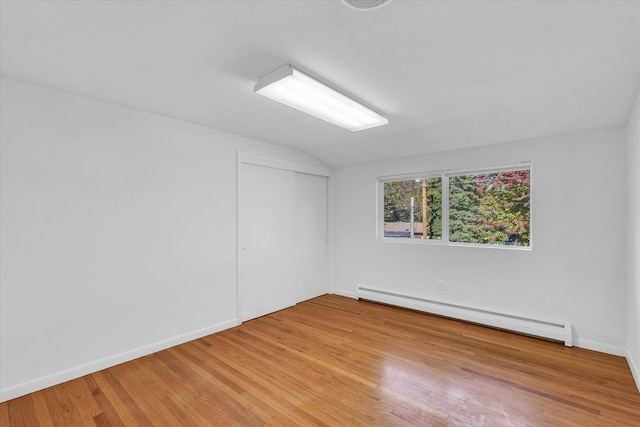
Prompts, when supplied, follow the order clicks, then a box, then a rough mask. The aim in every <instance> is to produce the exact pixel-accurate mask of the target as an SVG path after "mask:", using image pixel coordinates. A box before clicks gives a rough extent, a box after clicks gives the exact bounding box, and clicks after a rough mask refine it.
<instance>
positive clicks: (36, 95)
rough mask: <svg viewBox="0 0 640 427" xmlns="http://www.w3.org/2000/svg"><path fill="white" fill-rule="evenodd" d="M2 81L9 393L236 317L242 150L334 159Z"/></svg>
mask: <svg viewBox="0 0 640 427" xmlns="http://www.w3.org/2000/svg"><path fill="white" fill-rule="evenodd" d="M0 84H1V106H0V110H1V114H2V115H1V117H0V121H1V123H2V126H1V134H0V140H1V156H2V158H1V161H2V163H1V169H2V172H1V173H2V175H1V201H0V202H1V211H0V216H1V219H2V223H1V227H2V229H1V240H0V253H1V257H2V258H1V261H0V262H1V267H2V268H1V276H0V280H1V281H0V283H1V287H0V301H1V302H0V304H1V306H0V316H1V318H0V339H1V341H0V344H1V345H0V347H1V353H0V394H1V395H0V400H7V399H9V398H12V397H15V396H18V395H21V394H24V393H27V392H30V391H33V390H37V389H39V388H42V387H46V386H48V385H52V384H55V383H58V382H61V381H64V380H67V379H70V378H73V377H76V376H79V375H83V374H85V373H88V372H92V371H95V370H96V369H102V368H104V367H106V366H110V365H112V364H114V363H118V362H121V361H125V360H129V359H131V358H134V357H136V356H140V355H143V354H147V353H150V352H153V351H156V350H158V349H161V348H164V347H167V346H170V345H173V344H177V343H179V342H184V341H187V340H189V339H193V338H196V337H199V336H202V335H206V334H209V333H212V332H215V331H218V330H221V329H224V328H227V327H230V326H234V325H235V324H236V322H237V318H236V317H237V313H236V305H237V295H236V258H237V248H236V150H241V151H243V152H249V153H256V154H259V155H264V156H269V157H275V158H279V159H282V160H286V161H291V162H297V163H305V164H312V165H318V166H323V165H321V164H320V163H319V162H317V161H315V160H314V159H312V158H310V157H309V156H307V155H305V154H302V153H300V152H296V151H294V150H290V149H286V148H283V147H278V146H275V145H271V144H267V143H264V142H260V141H256V140H251V139H247V138H242V137H239V136H236V135H232V134H228V133H224V132H219V131H215V130H211V129H207V128H203V127H200V126H196V125H191V124H187V123H183V122H180V121H176V120H172V119H167V118H164V117H160V116H156V115H152V114H147V113H144V112H141V111H136V110H131V109H127V108H123V107H119V106H116V105H112V104H108V103H103V102H99V101H95V100H91V99H88V98H84V97H80V96H75V95H71V94H68V93H64V92H60V91H56V90H51V89H48V88H44V87H40V86H35V85H30V84H26V83H22V82H19V81H16V80H12V79H5V78H3V79H2V81H1V82H0Z"/></svg>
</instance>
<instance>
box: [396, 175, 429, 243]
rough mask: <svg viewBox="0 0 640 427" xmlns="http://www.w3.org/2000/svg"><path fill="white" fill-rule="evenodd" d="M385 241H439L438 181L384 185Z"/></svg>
mask: <svg viewBox="0 0 640 427" xmlns="http://www.w3.org/2000/svg"><path fill="white" fill-rule="evenodd" d="M412 199H413V202H412ZM425 230H426V232H425ZM384 237H394V238H404V239H412V238H413V239H425V240H426V239H441V238H442V179H441V178H440V177H438V178H415V179H409V180H403V181H393V182H385V183H384Z"/></svg>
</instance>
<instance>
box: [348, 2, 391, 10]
mask: <svg viewBox="0 0 640 427" xmlns="http://www.w3.org/2000/svg"><path fill="white" fill-rule="evenodd" d="M390 1H391V0H342V3H344V4H346V5H347V6H349V7H351V8H353V9H357V10H372V9H378V8H380V7H382V6H384V5H385V4H387V3H389V2H390Z"/></svg>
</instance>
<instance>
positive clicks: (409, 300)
mask: <svg viewBox="0 0 640 427" xmlns="http://www.w3.org/2000/svg"><path fill="white" fill-rule="evenodd" d="M356 297H357V298H358V299H363V300H369V301H374V302H380V303H384V304H390V305H395V306H399V307H404V308H410V309H412V310H418V311H423V312H426V313H432V314H437V315H439V316H446V317H451V318H454V319H459V320H465V321H467V322H472V323H478V324H481V325H486V326H492V327H494V328H500V329H505V330H509V331H513V332H519V333H521V334H526V335H532V336H536V337H541V338H547V339H551V340H555V341H562V342H564V345H566V346H567V347H572V346H573V343H572V328H571V323H569V322H554V321H547V320H540V319H531V318H527V317H522V316H518V315H513V314H507V313H498V312H495V311H491V310H486V309H483V308H479V307H471V306H463V305H459V304H453V303H449V302H444V301H437V300H433V299H426V298H421V297H416V296H411V295H405V294H399V293H395V292H390V291H385V290H381V289H373V288H369V287H364V286H358V290H357V292H356Z"/></svg>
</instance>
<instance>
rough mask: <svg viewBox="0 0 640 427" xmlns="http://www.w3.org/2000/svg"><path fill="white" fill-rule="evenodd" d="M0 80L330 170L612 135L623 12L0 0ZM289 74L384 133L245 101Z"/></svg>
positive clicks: (498, 4) (628, 22)
mask: <svg viewBox="0 0 640 427" xmlns="http://www.w3.org/2000/svg"><path fill="white" fill-rule="evenodd" d="M0 19H1V21H0V31H1V33H0V35H1V37H0V43H1V44H0V49H1V51H0V53H1V57H0V59H1V62H0V64H1V68H0V71H1V72H2V74H3V75H6V76H9V77H13V78H17V79H22V80H25V81H29V82H33V83H37V84H42V85H46V86H50V87H54V88H58V89H62V90H66V91H70V92H73V93H77V94H81V95H86V96H89V97H92V98H97V99H102V100H106V101H109V102H113V103H116V104H119V105H123V106H127V107H132V108H136V109H140V110H144V111H148V112H152V113H157V114H161V115H164V116H168V117H173V118H176V119H180V120H183V121H187V122H191V123H196V124H200V125H203V126H207V127H211V128H216V129H221V130H225V131H229V132H233V133H236V134H240V135H245V136H249V137H253V138H257V139H261V140H264V141H269V142H273V143H276V144H280V145H285V146H289V147H294V148H297V149H300V150H303V151H305V152H307V153H309V154H311V155H312V156H314V157H316V158H318V159H320V160H322V161H324V162H325V163H327V164H329V165H331V166H341V165H346V164H353V163H361V162H368V161H375V160H381V159H386V158H396V157H404V156H411V155H417V154H425V153H430V152H435V151H443V150H451V149H459V148H465V147H473V146H479V145H485V144H491V143H498V142H504V141H513V140H520V139H526V138H535V137H541V136H548V135H555V134H563V133H569V132H576V131H582V130H590V129H597V128H603V127H610V126H619V125H624V124H626V123H627V121H628V119H629V116H630V114H631V109H632V107H633V102H634V100H635V97H636V95H637V93H638V90H640V2H639V1H602V2H599V1H571V2H569V1H567V2H564V1H555V2H551V1H536V2H525V1H511V2H506V1H469V2H467V1H417V0H414V1H410V0H394V1H392V2H390V3H388V4H387V5H385V6H384V7H382V8H379V9H375V10H370V11H360V10H355V9H353V8H349V7H347V6H345V5H344V4H342V2H341V1H339V0H324V1H309V0H297V1H291V0H289V1H287V0H282V1H275V0H273V1H269V0H256V1H250V0H235V1H222V0H217V1H70V2H64V1H42V2H40V1H6V0H2V1H1V2H0ZM285 63H290V64H292V65H294V66H297V67H298V68H300V69H301V70H303V71H307V72H308V73H309V74H312V75H314V76H316V77H318V78H319V79H321V80H323V81H324V82H326V83H329V84H331V85H332V86H334V87H335V88H338V89H341V90H343V91H344V92H345V93H347V94H350V95H352V96H354V97H355V98H357V99H359V100H361V101H362V102H363V103H365V104H366V105H368V106H371V107H373V108H374V109H375V110H377V111H379V112H381V113H382V114H383V115H385V116H386V117H388V119H389V124H388V125H386V126H382V127H378V128H373V129H369V130H365V131H361V132H357V133H352V132H349V131H346V130H344V129H342V128H339V127H336V126H334V125H331V124H329V123H326V122H323V121H320V120H318V119H316V118H314V117H311V116H307V115H305V114H303V113H301V112H298V111H296V110H293V109H290V108H288V107H286V106H283V105H280V104H277V103H275V102H274V101H271V100H269V99H267V98H264V97H262V96H259V95H256V94H254V93H253V85H254V84H255V82H256V79H257V78H258V77H259V76H261V75H263V74H265V73H267V72H269V71H271V70H273V69H275V68H277V67H279V66H280V65H283V64H285Z"/></svg>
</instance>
